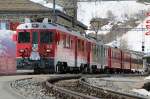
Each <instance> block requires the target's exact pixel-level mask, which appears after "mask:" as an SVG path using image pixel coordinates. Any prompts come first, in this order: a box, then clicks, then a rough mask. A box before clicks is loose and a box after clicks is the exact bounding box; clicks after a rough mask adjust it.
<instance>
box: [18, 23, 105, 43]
mask: <svg viewBox="0 0 150 99" xmlns="http://www.w3.org/2000/svg"><path fill="white" fill-rule="evenodd" d="M17 29H18V30H21V29H23V30H28V29H41V30H43V29H55V30H58V31H62V32H65V33H67V34H70V35H73V36H77V37H80V38H81V39H84V40H87V41H89V42H92V43H95V44H98V45H101V44H102V43H101V42H98V41H96V40H95V39H92V38H88V37H86V36H84V35H81V33H80V32H77V31H73V30H71V29H69V28H66V27H64V26H61V25H58V24H53V23H44V22H43V23H40V22H29V23H23V24H20V25H19V26H18V27H17Z"/></svg>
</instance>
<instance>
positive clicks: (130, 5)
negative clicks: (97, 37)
mask: <svg viewBox="0 0 150 99" xmlns="http://www.w3.org/2000/svg"><path fill="white" fill-rule="evenodd" d="M148 8H149V6H145V5H144V4H141V3H137V2H136V1H101V2H79V3H78V20H79V21H81V22H83V23H84V24H86V25H88V26H89V25H90V24H89V22H90V20H91V19H92V18H93V17H102V18H106V17H108V16H107V13H108V11H111V12H112V13H113V14H114V16H115V17H116V20H115V21H124V20H127V17H133V16H134V15H135V14H136V13H138V12H139V11H141V10H147V9H148ZM134 17H136V16H134ZM137 17H138V16H137Z"/></svg>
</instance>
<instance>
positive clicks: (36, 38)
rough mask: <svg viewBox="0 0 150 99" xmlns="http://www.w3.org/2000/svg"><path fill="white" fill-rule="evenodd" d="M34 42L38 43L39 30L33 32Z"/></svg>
mask: <svg viewBox="0 0 150 99" xmlns="http://www.w3.org/2000/svg"><path fill="white" fill-rule="evenodd" d="M32 43H33V44H37V43H38V33H37V32H33V33H32Z"/></svg>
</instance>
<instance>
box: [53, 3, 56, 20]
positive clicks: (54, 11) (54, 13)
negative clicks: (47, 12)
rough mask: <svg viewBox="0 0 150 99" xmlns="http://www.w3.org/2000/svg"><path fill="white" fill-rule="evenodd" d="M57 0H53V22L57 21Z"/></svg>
mask: <svg viewBox="0 0 150 99" xmlns="http://www.w3.org/2000/svg"><path fill="white" fill-rule="evenodd" d="M55 5H56V1H55V0H53V21H52V22H53V23H56V9H55Z"/></svg>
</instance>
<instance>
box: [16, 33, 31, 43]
mask: <svg viewBox="0 0 150 99" xmlns="http://www.w3.org/2000/svg"><path fill="white" fill-rule="evenodd" d="M29 42H30V33H29V32H19V34H18V43H29Z"/></svg>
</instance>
